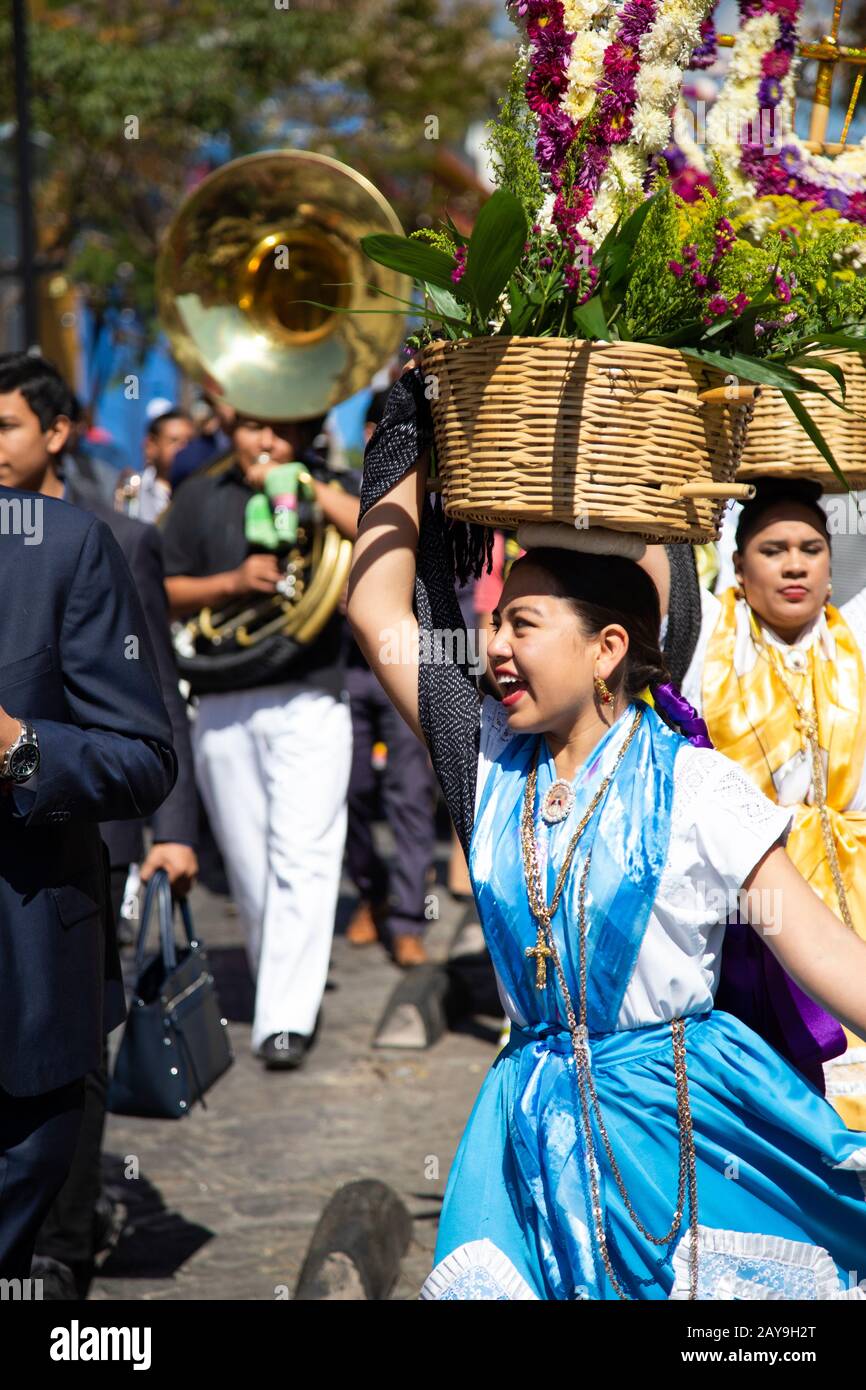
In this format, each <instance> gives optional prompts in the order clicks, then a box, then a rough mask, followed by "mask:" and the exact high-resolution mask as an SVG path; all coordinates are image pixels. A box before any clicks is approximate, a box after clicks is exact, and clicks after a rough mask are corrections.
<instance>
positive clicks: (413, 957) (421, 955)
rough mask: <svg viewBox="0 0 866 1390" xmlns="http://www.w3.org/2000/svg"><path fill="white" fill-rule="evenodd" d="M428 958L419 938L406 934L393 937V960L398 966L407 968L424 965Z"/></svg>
mask: <svg viewBox="0 0 866 1390" xmlns="http://www.w3.org/2000/svg"><path fill="white" fill-rule="evenodd" d="M429 959H430V957H429V956H428V955H427V952H426V951H425V949H424V942H423V941H422V940H421V937H420V936H415V935H413V934H412V933H411V932H406V933H405V934H404V935H402V936H395V937H394V960H395V961H396V962H397V964H398V965H402V966H403V967H404V968H408V967H409V966H412V965H426V964H427V962H428V961H429Z"/></svg>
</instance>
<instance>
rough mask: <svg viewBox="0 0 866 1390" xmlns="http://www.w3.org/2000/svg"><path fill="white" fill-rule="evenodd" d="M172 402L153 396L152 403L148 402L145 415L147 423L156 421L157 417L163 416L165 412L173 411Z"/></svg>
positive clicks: (165, 398) (163, 397) (165, 397)
mask: <svg viewBox="0 0 866 1390" xmlns="http://www.w3.org/2000/svg"><path fill="white" fill-rule="evenodd" d="M174 408H175V407H174V401H170V400H169V399H168V397H167V396H155V397H154V399H153V400H152V401H148V403H147V409H146V410H145V412H144V413H145V415H146V416H147V423H148V424H150V422H151V420H156V419H157V417H158V416H160V415H165V413H166V411H167V410H174Z"/></svg>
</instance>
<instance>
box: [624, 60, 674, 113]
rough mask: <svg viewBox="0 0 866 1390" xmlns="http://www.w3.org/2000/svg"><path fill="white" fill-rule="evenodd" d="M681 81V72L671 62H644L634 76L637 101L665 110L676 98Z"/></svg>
mask: <svg viewBox="0 0 866 1390" xmlns="http://www.w3.org/2000/svg"><path fill="white" fill-rule="evenodd" d="M681 81H682V73H681V72H680V69H679V68H678V67H676V66H674V64H673V63H666V64H665V63H645V64H644V66H643V68H642V69H641V71H640V72H639V73H638V74H637V77H636V78H635V90H636V92H637V97H638V101H639V102H642V103H643V104H644V105H650V106H661V107H664V109H665V110H666V111H667V110H669V109H670V107H671V106H672V104H673V102H674V100H675V99H676V95H677V92H678V90H679V87H680V83H681Z"/></svg>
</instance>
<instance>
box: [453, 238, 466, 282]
mask: <svg viewBox="0 0 866 1390" xmlns="http://www.w3.org/2000/svg"><path fill="white" fill-rule="evenodd" d="M467 250H468V248H467V247H466V246H458V247H457V250H456V251H455V252H454V260H455V262H456V265H455V266H454V269H453V270H452V272H451V279H452V280H453V281H454V284H455V285H458V284H459V283H460V281H461V280H462V279H463V276H464V275H465V274H466V253H467Z"/></svg>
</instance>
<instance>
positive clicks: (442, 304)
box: [424, 283, 465, 323]
mask: <svg viewBox="0 0 866 1390" xmlns="http://www.w3.org/2000/svg"><path fill="white" fill-rule="evenodd" d="M424 290H425V292H426V293H427V294H428V295H429V296H430V299H431V300H432V302H433V304H434V306H435V308H436V309H437V310H438V313H439V315H440V316H441V317H442V318H443V319H444V320H445V321H446V322H448V323H454V322H465V314H463V312H462V305H461V304H460V301H459V300H458V299H457V298H455V296H454V295H453V294H452V293H451V291H450V290H443V289H440V288H439V286H438V285H431V284H428V283H425V285H424Z"/></svg>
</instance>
